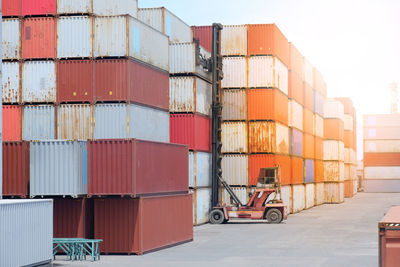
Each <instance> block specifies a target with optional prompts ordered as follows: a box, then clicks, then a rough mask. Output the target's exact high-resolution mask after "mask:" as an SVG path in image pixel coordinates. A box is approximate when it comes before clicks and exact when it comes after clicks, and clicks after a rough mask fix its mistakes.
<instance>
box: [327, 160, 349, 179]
mask: <svg viewBox="0 0 400 267" xmlns="http://www.w3.org/2000/svg"><path fill="white" fill-rule="evenodd" d="M324 181H325V182H342V181H344V163H343V162H340V161H324Z"/></svg>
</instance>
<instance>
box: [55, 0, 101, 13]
mask: <svg viewBox="0 0 400 267" xmlns="http://www.w3.org/2000/svg"><path fill="white" fill-rule="evenodd" d="M91 13H93V0H57V14H91Z"/></svg>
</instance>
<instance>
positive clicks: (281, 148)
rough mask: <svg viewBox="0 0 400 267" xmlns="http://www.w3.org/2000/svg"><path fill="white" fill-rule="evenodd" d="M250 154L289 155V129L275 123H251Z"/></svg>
mask: <svg viewBox="0 0 400 267" xmlns="http://www.w3.org/2000/svg"><path fill="white" fill-rule="evenodd" d="M249 152H250V153H280V154H286V155H287V154H289V129H288V127H286V126H284V125H282V124H279V123H275V122H258V121H257V122H250V123H249Z"/></svg>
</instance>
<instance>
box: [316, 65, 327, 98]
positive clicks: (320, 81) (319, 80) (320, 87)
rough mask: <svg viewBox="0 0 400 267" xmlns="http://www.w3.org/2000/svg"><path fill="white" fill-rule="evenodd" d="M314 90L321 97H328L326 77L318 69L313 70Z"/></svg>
mask: <svg viewBox="0 0 400 267" xmlns="http://www.w3.org/2000/svg"><path fill="white" fill-rule="evenodd" d="M313 88H314V90H316V91H317V92H319V93H320V94H321V95H323V96H324V97H326V93H327V92H326V91H327V90H326V84H325V81H324V77H323V76H322V74H321V72H320V71H319V70H318V69H317V68H313Z"/></svg>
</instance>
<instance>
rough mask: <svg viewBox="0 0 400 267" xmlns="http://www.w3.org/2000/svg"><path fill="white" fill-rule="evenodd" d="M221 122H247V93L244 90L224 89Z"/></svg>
mask: <svg viewBox="0 0 400 267" xmlns="http://www.w3.org/2000/svg"><path fill="white" fill-rule="evenodd" d="M222 120H225V121H230V120H233V121H241V120H243V121H244V120H247V93H246V90H245V89H243V90H242V89H225V90H224V91H223V94H222Z"/></svg>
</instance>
